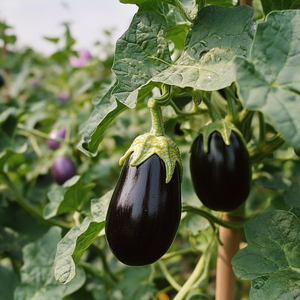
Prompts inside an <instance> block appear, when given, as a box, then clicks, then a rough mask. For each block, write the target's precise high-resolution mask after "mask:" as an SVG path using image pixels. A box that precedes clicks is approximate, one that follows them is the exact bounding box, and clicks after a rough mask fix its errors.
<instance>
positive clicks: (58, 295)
mask: <svg viewBox="0 0 300 300" xmlns="http://www.w3.org/2000/svg"><path fill="white" fill-rule="evenodd" d="M60 239H61V229H60V228H58V227H52V228H51V229H50V230H49V231H48V232H47V233H46V234H45V235H44V236H43V237H42V238H40V239H39V240H37V241H36V242H35V243H31V244H28V245H27V246H25V247H24V249H23V258H24V265H23V266H22V268H21V271H20V272H21V284H20V285H19V286H18V287H17V288H16V290H15V299H22V300H32V299H39V300H58V299H62V298H63V297H64V296H66V295H68V294H71V293H73V292H74V291H76V290H78V289H79V288H80V287H81V286H82V285H83V284H84V282H85V273H84V271H83V270H82V269H81V268H80V269H78V272H77V275H76V277H75V278H74V280H73V282H72V283H71V284H68V285H62V284H60V283H59V282H57V281H56V280H55V278H54V274H53V262H54V257H55V252H56V245H57V243H58V241H59V240H60Z"/></svg>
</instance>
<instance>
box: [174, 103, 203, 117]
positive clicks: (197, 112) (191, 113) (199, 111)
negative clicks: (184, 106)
mask: <svg viewBox="0 0 300 300" xmlns="http://www.w3.org/2000/svg"><path fill="white" fill-rule="evenodd" d="M170 106H171V107H172V108H173V109H174V111H175V113H176V114H177V115H178V116H182V117H190V116H195V115H201V114H203V113H206V112H207V110H206V109H201V108H199V107H198V105H196V104H195V103H194V106H193V108H192V109H191V111H189V112H185V111H182V110H180V109H179V108H178V107H177V105H176V104H175V103H174V101H173V100H171V101H170Z"/></svg>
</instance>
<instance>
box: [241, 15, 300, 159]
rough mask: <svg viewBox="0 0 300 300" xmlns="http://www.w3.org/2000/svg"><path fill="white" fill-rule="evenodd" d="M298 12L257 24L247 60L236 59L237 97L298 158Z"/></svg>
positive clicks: (299, 143)
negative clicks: (262, 117)
mask: <svg viewBox="0 0 300 300" xmlns="http://www.w3.org/2000/svg"><path fill="white" fill-rule="evenodd" d="M299 36H300V11H299V10H293V11H277V12H273V13H271V14H269V15H268V18H267V21H266V22H264V23H260V24H258V28H257V32H256V35H255V40H254V44H253V47H252V49H251V55H250V59H248V60H246V59H245V58H242V57H237V58H236V59H235V65H236V78H237V79H236V80H237V86H238V94H239V96H240V98H241V99H242V101H243V102H244V105H245V107H246V108H247V109H249V110H257V111H261V112H263V113H264V114H266V115H268V116H269V117H270V119H271V120H272V121H273V123H274V126H275V127H276V128H277V130H278V131H279V132H280V133H281V134H282V135H283V137H284V138H285V139H286V140H287V141H288V142H289V143H291V145H292V146H293V147H294V149H295V151H296V153H297V154H298V155H300V119H299V115H300V72H299V61H300V40H299V38H298V37H299Z"/></svg>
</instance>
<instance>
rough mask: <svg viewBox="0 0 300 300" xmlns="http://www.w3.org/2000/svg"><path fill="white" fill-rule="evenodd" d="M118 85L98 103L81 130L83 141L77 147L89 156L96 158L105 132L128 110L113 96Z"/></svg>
mask: <svg viewBox="0 0 300 300" xmlns="http://www.w3.org/2000/svg"><path fill="white" fill-rule="evenodd" d="M116 85H117V82H116V83H115V85H113V86H112V87H111V88H110V89H109V90H108V92H107V93H106V94H105V95H104V96H103V97H102V98H101V100H100V101H99V102H98V103H97V105H96V106H95V108H94V110H93V112H92V113H91V115H90V117H89V119H88V121H87V122H86V124H85V125H84V127H83V129H82V130H81V133H82V139H81V141H80V142H79V144H78V146H77V147H78V148H79V149H80V150H81V151H83V152H84V153H86V154H88V155H91V156H96V154H97V150H98V147H99V144H100V142H101V141H102V139H103V136H104V132H105V130H106V129H107V127H108V126H109V124H110V123H111V122H112V121H113V120H114V119H115V118H116V117H117V116H118V115H119V114H120V113H121V112H123V111H124V110H126V109H127V107H126V106H125V105H124V104H122V103H120V102H119V101H117V100H116V98H115V97H114V96H113V95H112V94H111V92H112V90H113V88H114V87H115V86H116Z"/></svg>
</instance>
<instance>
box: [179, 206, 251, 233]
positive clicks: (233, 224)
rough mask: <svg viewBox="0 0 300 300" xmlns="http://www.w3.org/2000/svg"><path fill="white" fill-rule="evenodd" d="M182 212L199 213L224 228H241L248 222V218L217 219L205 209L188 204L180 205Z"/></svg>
mask: <svg viewBox="0 0 300 300" xmlns="http://www.w3.org/2000/svg"><path fill="white" fill-rule="evenodd" d="M182 211H183V212H185V211H186V212H191V213H194V214H197V215H200V216H202V217H204V218H206V219H207V220H208V221H209V222H212V223H216V224H219V225H220V226H223V227H225V228H231V229H240V228H242V227H243V226H244V225H245V224H246V223H248V222H249V221H250V220H246V221H242V220H241V222H227V221H225V220H222V219H219V218H217V217H215V216H213V215H211V214H210V213H209V212H207V211H206V210H203V209H201V208H197V207H193V206H189V205H183V206H182Z"/></svg>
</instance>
